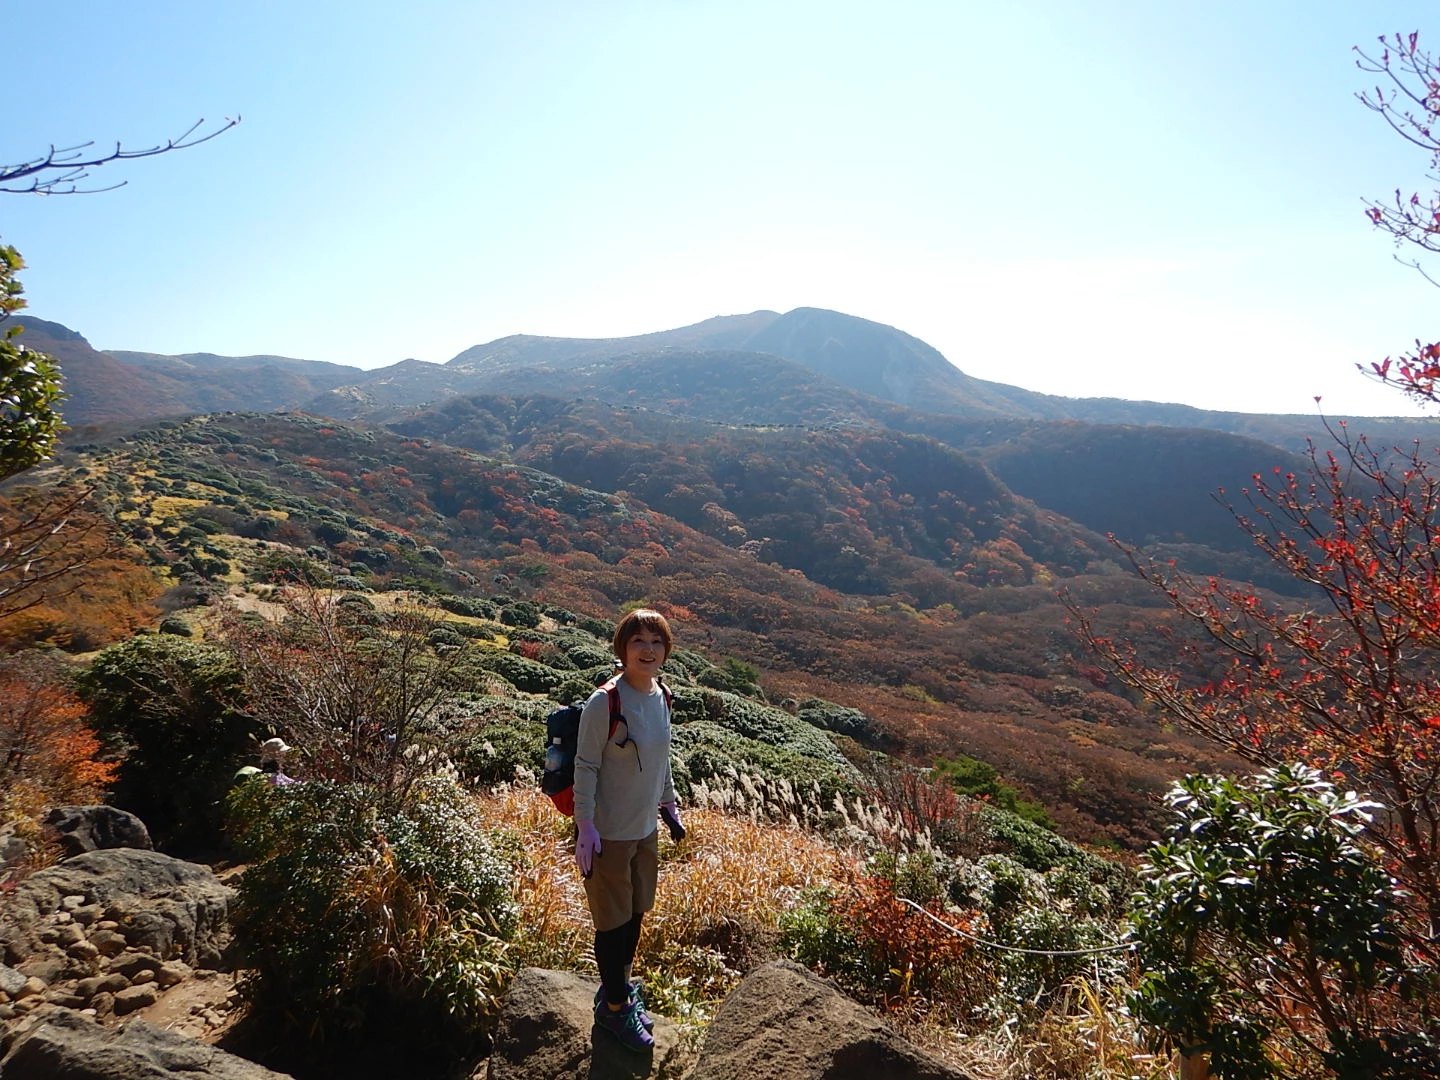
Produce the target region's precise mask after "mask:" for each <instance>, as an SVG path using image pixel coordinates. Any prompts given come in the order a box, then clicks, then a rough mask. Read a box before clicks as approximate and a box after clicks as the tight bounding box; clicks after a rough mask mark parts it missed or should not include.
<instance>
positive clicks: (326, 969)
mask: <svg viewBox="0 0 1440 1080" xmlns="http://www.w3.org/2000/svg"><path fill="white" fill-rule="evenodd" d="M228 808H229V820H230V823H231V834H232V837H233V839H234V842H235V844H236V846H237V847H238V848H239V849H240V851H241V852H242V853H243V854H244V856H245V857H246V858H248V859H250V860H251V861H252V865H251V866H250V867H249V868H248V869H247V870H246V871H245V874H244V876H243V877H242V878H241V879H240V884H239V889H238V894H239V895H238V904H237V911H236V921H235V931H236V936H237V940H238V942H239V944H240V947H241V949H242V950H243V952H244V955H245V963H246V964H247V966H248V967H250V968H251V969H252V970H253V971H254V976H253V980H252V981H251V982H250V983H249V985H248V986H247V990H248V992H249V993H250V994H251V996H252V997H253V998H254V1000H255V1001H256V1002H257V1003H259V1004H260V1005H261V1006H263V1007H267V1008H269V1007H273V1008H275V1009H278V1010H280V1012H281V1013H282V1014H283V1016H284V1017H285V1019H286V1020H288V1021H289V1023H290V1024H291V1025H293V1026H294V1027H295V1028H296V1029H297V1030H304V1031H306V1032H313V1031H314V1030H315V1028H316V1026H317V1025H320V1026H323V1027H324V1028H326V1029H328V1030H327V1031H325V1032H323V1033H324V1034H329V1035H337V1034H343V1033H345V1032H359V1031H361V1030H363V1029H365V1028H367V1027H369V1026H371V1025H374V1024H381V1025H383V1026H384V1030H385V1031H386V1032H387V1033H388V1034H387V1038H394V1039H404V1040H409V1041H411V1042H413V1043H414V1044H415V1045H416V1046H417V1047H424V1046H426V1045H428V1044H430V1043H432V1042H434V1041H440V1042H444V1043H446V1044H454V1043H456V1042H457V1041H458V1040H463V1039H465V1038H468V1037H473V1036H476V1035H478V1034H480V1033H481V1032H482V1031H484V1029H485V1028H486V1026H487V1025H488V1024H489V1022H490V1021H491V1020H492V1019H493V1017H494V1016H495V1013H496V1008H497V995H498V994H499V993H500V992H501V990H502V988H503V987H504V985H505V984H506V983H507V981H508V978H509V975H510V970H509V965H508V962H507V958H506V941H507V940H508V939H509V937H510V936H511V934H512V933H513V931H514V926H515V918H516V913H515V911H514V910H513V908H512V904H511V900H510V897H511V887H510V878H511V872H512V864H511V859H510V856H509V854H507V853H506V852H504V851H502V850H501V849H500V848H499V847H497V845H496V843H495V842H494V841H493V840H492V839H491V837H490V836H489V835H488V834H487V833H486V832H485V831H484V830H483V828H482V827H481V825H480V823H479V821H478V819H477V818H476V816H475V811H474V807H473V805H472V804H471V803H470V802H469V800H468V799H467V797H466V796H465V794H464V792H463V791H461V790H460V789H459V788H458V787H457V786H456V785H455V784H453V783H452V782H449V781H444V780H439V779H435V778H431V779H428V780H425V781H422V782H421V783H418V784H416V785H415V786H414V787H413V788H412V789H411V791H410V793H409V796H408V798H407V799H406V801H405V803H404V804H403V805H402V806H400V807H398V808H397V809H394V810H391V811H388V812H387V811H383V810H381V809H380V807H379V800H378V799H377V793H376V792H375V791H374V790H372V789H370V788H369V787H367V786H366V785H363V784H336V783H327V782H309V783H304V784H298V785H295V786H292V787H283V788H277V787H273V786H271V785H270V784H268V783H266V782H265V781H264V780H248V781H245V782H243V783H241V784H239V785H237V786H236V787H235V788H234V790H233V791H232V792H231V795H230V798H229V802H228Z"/></svg>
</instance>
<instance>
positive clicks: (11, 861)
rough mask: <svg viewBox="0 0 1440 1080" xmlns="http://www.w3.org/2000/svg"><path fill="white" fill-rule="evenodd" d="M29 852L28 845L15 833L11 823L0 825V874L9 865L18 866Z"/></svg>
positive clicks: (7, 868)
mask: <svg viewBox="0 0 1440 1080" xmlns="http://www.w3.org/2000/svg"><path fill="white" fill-rule="evenodd" d="M29 853H30V845H29V844H27V843H26V842H25V840H24V838H23V837H19V836H16V835H15V826H14V825H13V824H6V825H0V876H3V875H4V873H5V871H7V870H9V869H10V868H11V867H14V866H19V865H20V864H21V863H22V862H24V861H25V856H26V855H28V854H29Z"/></svg>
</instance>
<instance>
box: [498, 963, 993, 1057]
mask: <svg viewBox="0 0 1440 1080" xmlns="http://www.w3.org/2000/svg"><path fill="white" fill-rule="evenodd" d="M594 994H595V980H594V978H593V977H585V976H581V975H571V974H566V973H561V972H556V971H544V970H541V969H538V968H527V969H525V970H523V971H521V972H520V974H519V975H517V976H516V977H515V981H514V982H513V983H512V984H511V987H510V992H509V994H508V995H507V997H506V999H505V1002H504V1004H503V1007H502V1010H501V1015H500V1022H499V1026H498V1029H497V1031H496V1034H495V1049H494V1053H493V1054H492V1056H491V1058H490V1071H489V1073H488V1078H489V1080H569V1078H572V1077H573V1078H576V1080H580V1078H589V1080H611V1078H614V1080H620V1078H634V1077H642V1076H644V1077H655V1078H660V1077H671V1078H674V1077H680V1076H684V1077H685V1078H686V1080H736V1078H737V1077H739V1078H746V1077H750V1078H757V1077H764V1078H765V1080H854V1078H856V1077H860V1078H875V1080H879V1078H881V1077H883V1078H884V1080H968V1078H967V1077H966V1075H965V1074H964V1073H962V1072H959V1071H957V1070H955V1069H952V1068H950V1067H949V1066H948V1065H946V1064H945V1063H943V1062H941V1061H939V1060H937V1059H936V1058H934V1057H933V1056H931V1055H929V1054H927V1053H925V1052H924V1051H923V1050H921V1049H920V1048H919V1047H917V1046H915V1045H914V1044H913V1043H911V1042H909V1041H908V1040H907V1039H904V1038H901V1037H900V1036H899V1035H897V1034H895V1032H893V1031H892V1030H890V1028H889V1027H887V1026H886V1025H885V1023H884V1022H883V1021H882V1020H881V1019H880V1018H879V1017H877V1016H876V1015H875V1014H874V1013H872V1012H870V1011H869V1010H868V1009H866V1008H865V1007H864V1006H862V1005H860V1004H858V1003H857V1002H855V1001H852V1000H851V999H850V998H848V997H846V996H845V995H844V994H842V993H841V992H840V991H839V990H837V989H835V987H834V986H832V985H831V984H830V983H828V982H826V981H825V980H823V979H821V978H819V977H818V976H816V975H814V974H812V973H811V972H809V971H807V970H806V969H805V968H803V967H801V966H800V965H799V964H794V963H791V962H790V961H788V960H776V961H772V962H770V963H768V964H764V965H762V966H760V967H758V968H756V969H755V970H754V971H752V972H751V973H750V974H749V975H747V976H746V977H745V978H744V979H743V980H742V981H741V983H740V985H739V986H738V987H736V988H735V990H734V991H733V992H732V993H731V995H730V996H729V997H728V998H726V999H725V1002H724V1004H722V1005H721V1006H720V1011H719V1012H718V1013H717V1014H716V1016H715V1019H714V1021H713V1022H712V1023H711V1025H710V1027H709V1028H708V1029H707V1030H706V1032H705V1035H704V1041H703V1042H702V1044H701V1047H700V1052H699V1057H698V1059H697V1058H696V1057H695V1055H694V1053H693V1052H690V1051H687V1050H686V1048H685V1045H684V1041H683V1040H682V1039H681V1038H680V1037H679V1031H678V1029H677V1028H676V1027H675V1025H673V1024H672V1023H670V1021H669V1020H667V1019H666V1018H665V1017H664V1016H660V1015H656V1017H655V1048H654V1050H653V1051H651V1052H650V1053H644V1054H640V1053H636V1052H635V1051H633V1050H627V1049H625V1048H624V1047H622V1046H621V1045H620V1044H619V1043H618V1042H617V1041H616V1040H615V1039H614V1038H612V1037H611V1036H610V1035H609V1034H608V1033H606V1032H603V1031H600V1030H599V1029H597V1028H596V1027H595V1026H594V1023H593V1014H592V1009H593V1007H594Z"/></svg>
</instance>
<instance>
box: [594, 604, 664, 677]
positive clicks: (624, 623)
mask: <svg viewBox="0 0 1440 1080" xmlns="http://www.w3.org/2000/svg"><path fill="white" fill-rule="evenodd" d="M642 630H648V631H650V632H651V633H653V634H659V635H660V640H661V641H663V642H664V643H665V659H667V660H668V659H670V649H671V647H672V646H673V644H674V642H675V636H674V635H673V634H671V633H670V624H669V623H668V622H666V621H665V616H664V615H661V614H660V613H659V612H658V611H651V610H650V609H649V608H636V609H635V610H634V611H632V612H630V613H629V614H628V615H626V616H625V617H624V618H623V619H621V620H620V621H619V622H618V623H616V624H615V637H614V638H613V639H611V642H610V647H611V648H612V649H614V650H615V659H617V660H619V661H620V663H622V664H623V663H625V646H627V645H629V644H630V639H631V638H633V637H634V636H635V635H636V634H638V633H640V632H641V631H642Z"/></svg>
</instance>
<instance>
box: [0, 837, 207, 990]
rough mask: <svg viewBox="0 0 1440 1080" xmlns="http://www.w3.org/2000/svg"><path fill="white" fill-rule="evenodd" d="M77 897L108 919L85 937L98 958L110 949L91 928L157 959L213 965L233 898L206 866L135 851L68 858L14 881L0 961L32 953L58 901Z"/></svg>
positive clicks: (2, 924)
mask: <svg viewBox="0 0 1440 1080" xmlns="http://www.w3.org/2000/svg"><path fill="white" fill-rule="evenodd" d="M77 895H78V896H85V897H88V898H89V899H90V900H91V902H92V903H93V904H95V905H97V906H99V907H101V908H103V909H104V910H105V912H106V913H107V915H112V916H114V917H113V918H110V919H106V920H102V922H101V923H99V924H97V928H96V930H95V931H94V932H92V934H91V938H90V940H91V941H92V942H94V943H95V944H96V945H98V946H99V947H100V951H101V952H102V953H103V952H107V950H108V949H110V948H114V942H110V943H109V944H102V943H101V940H100V932H99V928H100V927H102V926H103V925H104V923H106V922H109V923H111V924H113V925H114V926H115V928H116V930H117V931H118V934H119V935H122V937H121V939H120V944H121V946H122V947H123V944H124V943H125V942H127V941H128V942H129V944H131V945H136V946H144V947H147V948H150V949H151V950H152V951H154V952H155V953H156V954H157V955H158V956H160V957H162V958H164V959H170V958H173V957H178V958H180V959H182V960H185V961H186V962H187V963H190V964H192V965H197V966H205V967H219V966H221V959H222V957H223V955H224V952H225V949H226V948H227V947H228V945H229V943H230V926H229V921H228V913H229V909H230V903H231V900H232V898H233V897H234V892H233V891H232V890H231V889H229V888H227V887H226V886H224V885H222V884H221V883H220V881H219V880H218V879H217V878H216V877H215V874H214V873H213V872H212V871H211V870H210V868H209V867H207V866H200V865H198V864H196V863H188V862H183V861H181V860H180V859H174V858H171V857H170V856H169V855H163V854H161V853H160V852H158V851H143V850H139V849H136V848H113V849H109V850H104V851H91V852H87V853H86V854H84V855H76V856H74V857H72V858H69V859H66V860H65V861H64V862H61V863H59V864H58V865H56V866H51V867H48V868H47V869H44V870H40V871H38V872H36V873H34V874H31V875H30V876H29V877H28V878H26V879H25V880H24V881H22V882H21V883H20V884H19V885H18V886H16V888H15V890H14V892H13V893H12V894H11V896H10V899H9V902H8V904H7V905H6V908H5V911H4V914H3V917H0V946H3V949H4V953H3V955H0V959H8V960H9V961H10V962H11V963H15V964H18V963H19V962H20V960H22V959H23V958H26V957H29V956H31V955H32V954H34V953H35V952H36V950H37V948H39V936H40V934H41V933H42V932H43V931H44V929H45V923H46V919H47V917H48V916H49V915H50V914H51V913H52V912H55V911H58V910H60V909H61V906H62V904H63V902H64V898H65V897H67V896H77ZM119 951H120V950H119V949H115V952H119Z"/></svg>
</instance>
